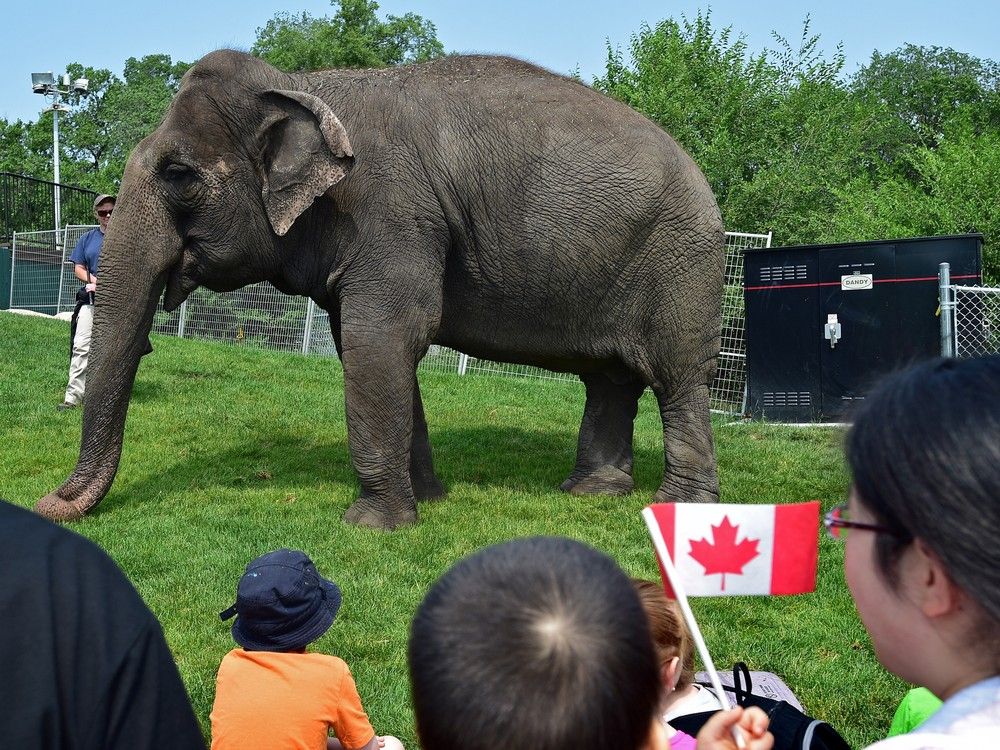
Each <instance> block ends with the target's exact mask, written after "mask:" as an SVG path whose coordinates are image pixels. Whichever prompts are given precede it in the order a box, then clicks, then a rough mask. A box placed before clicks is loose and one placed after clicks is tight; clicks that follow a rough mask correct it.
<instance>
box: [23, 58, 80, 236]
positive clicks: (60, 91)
mask: <svg viewBox="0 0 1000 750" xmlns="http://www.w3.org/2000/svg"><path fill="white" fill-rule="evenodd" d="M59 83H60V82H57V81H56V79H55V77H54V76H53V75H52V73H51V71H50V72H48V73H32V74H31V90H32V91H34V92H35V93H36V94H41V95H42V96H50V97H52V106H50V107H47V108H46V109H43V110H42V111H43V112H51V113H52V181H53V182H54V183H55V187H54V188H53V192H54V198H55V230H56V245H59V244H60V243H59V230H60V228H61V227H62V191H61V189H60V188H61V185H60V183H59V113H60V112H69V105H68V104H64V103H63V102H62V101H61V99H62V98H63V97H64V96H69V94H70V93H71V92H72V93H75V94H86V93H87V91H88V90H89V89H90V82H89V81H88V80H87V79H86V78H77V79H76V80H75V81H73V82H72V89H70V85H71V84H70V79H69V74H68V73H64V74H63V75H62V81H61V83H62V86H63V88H59Z"/></svg>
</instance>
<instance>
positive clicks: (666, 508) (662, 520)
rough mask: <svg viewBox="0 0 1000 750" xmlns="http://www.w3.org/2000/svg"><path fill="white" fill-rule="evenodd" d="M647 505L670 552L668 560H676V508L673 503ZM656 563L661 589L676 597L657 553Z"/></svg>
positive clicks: (672, 597)
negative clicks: (658, 569)
mask: <svg viewBox="0 0 1000 750" xmlns="http://www.w3.org/2000/svg"><path fill="white" fill-rule="evenodd" d="M649 507H650V508H651V509H652V511H653V518H655V519H656V525H657V526H659V527H660V533H661V534H663V543H664V544H665V545H666V547H667V552H669V553H670V560H671V561H673V560H676V559H677V555H676V554H675V552H674V519H675V518H676V510H675V509H674V504H673V503H655V504H653V505H650V506H649ZM656 564H657V565H659V566H660V580H661V581H663V590H664V591H665V592H666V593H667V596H669V597H670V598H671V599H676V598H677V597H676V596H675V595H674V588H673V586H671V585H670V579H669V578H668V577H667V571H665V570H664V569H663V562H662V561H661V560H660V556H659V555H657V556H656Z"/></svg>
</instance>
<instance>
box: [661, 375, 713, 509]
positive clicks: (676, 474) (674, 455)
mask: <svg viewBox="0 0 1000 750" xmlns="http://www.w3.org/2000/svg"><path fill="white" fill-rule="evenodd" d="M653 392H654V393H655V394H656V400H657V402H658V403H659V405H660V417H661V418H662V419H663V450H664V470H663V482H662V483H661V484H660V489H658V490H657V491H656V495H655V497H654V501H655V502H658V503H676V502H686V503H714V502H718V500H719V480H718V476H717V474H716V468H715V447H714V443H713V439H712V421H711V417H710V414H709V410H708V385H707V383H698V384H696V385H694V386H689V387H688V388H687V389H686V390H684V391H681V392H674V393H668V392H667V391H666V390H665V389H664V388H663V387H662V386H654V387H653Z"/></svg>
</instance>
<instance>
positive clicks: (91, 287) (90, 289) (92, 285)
mask: <svg viewBox="0 0 1000 750" xmlns="http://www.w3.org/2000/svg"><path fill="white" fill-rule="evenodd" d="M85 289H86V290H87V291H88V292H96V291H97V282H96V281H91V282H90V283H89V284H87V286H86V287H85Z"/></svg>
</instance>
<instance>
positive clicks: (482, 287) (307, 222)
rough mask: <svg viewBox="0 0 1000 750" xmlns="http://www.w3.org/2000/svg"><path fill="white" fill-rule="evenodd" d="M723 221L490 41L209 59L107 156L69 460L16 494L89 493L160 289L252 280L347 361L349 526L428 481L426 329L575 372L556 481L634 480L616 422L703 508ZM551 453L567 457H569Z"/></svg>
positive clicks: (651, 126) (65, 512)
mask: <svg viewBox="0 0 1000 750" xmlns="http://www.w3.org/2000/svg"><path fill="white" fill-rule="evenodd" d="M724 260H725V255H724V232H723V227H722V218H721V215H720V212H719V208H718V205H717V203H716V200H715V197H714V195H713V193H712V191H711V189H710V187H709V185H708V182H707V181H706V179H705V178H704V176H703V174H702V173H701V171H700V170H699V168H698V167H697V166H696V164H695V162H694V161H693V159H692V158H691V157H690V156H689V155H688V154H687V153H686V152H685V151H684V149H683V148H681V147H680V146H679V145H678V144H677V143H676V142H675V141H674V140H673V139H672V138H671V137H670V136H669V135H668V134H667V133H666V132H665V131H664V130H663V129H662V128H660V127H659V126H657V125H656V124H655V123H653V122H652V121H650V120H649V119H647V118H645V117H643V116H642V115H640V114H638V113H637V112H635V111H633V110H632V109H631V108H629V107H627V106H626V105H624V104H622V103H620V102H617V101H615V100H613V99H611V98H608V97H606V96H604V95H602V94H600V93H598V92H596V91H594V90H593V89H591V88H589V87H588V86H586V85H584V84H583V83H581V82H579V81H576V80H573V79H570V78H566V77H563V76H559V75H556V74H554V73H551V72H549V71H546V70H544V69H542V68H539V67H536V66H534V65H532V64H529V63H527V62H523V61H520V60H516V59H513V58H508V57H502V56H485V55H468V56H451V57H445V58H441V59H438V60H433V61H430V62H424V63H416V64H412V65H403V66H398V67H394V68H388V69H373V70H357V69H337V70H326V71H321V72H311V73H303V74H288V73H284V72H281V71H279V70H277V69H276V68H274V67H272V66H270V65H269V64H267V63H266V62H264V61H262V60H260V59H258V58H255V57H252V56H250V55H247V54H243V53H241V52H237V51H233V50H219V51H215V52H212V53H210V54H208V55H207V56H205V57H204V58H202V59H201V60H200V61H198V62H197V63H196V64H195V65H194V66H193V67H192V68H191V69H190V70H189V71H188V72H187V73H186V74H185V76H184V78H183V80H182V82H181V86H180V89H179V91H178V93H177V94H176V96H175V97H174V99H173V101H172V102H171V104H170V107H169V108H168V110H167V112H166V114H165V115H164V119H163V121H162V123H161V124H160V125H159V126H158V128H157V129H156V130H155V131H154V132H153V133H152V134H150V135H149V136H148V137H146V138H145V139H144V140H143V141H141V142H140V143H139V144H138V145H137V146H136V148H135V149H134V150H133V152H132V154H131V155H130V157H129V159H128V162H127V165H126V168H125V171H124V174H123V177H122V181H121V186H120V191H119V197H118V203H117V205H116V207H115V213H114V216H113V217H112V220H111V222H110V225H109V227H108V230H107V235H106V238H105V242H104V249H103V251H102V258H101V276H100V294H99V295H98V302H97V305H96V309H95V319H94V341H95V343H94V346H93V351H92V353H91V361H90V371H89V375H88V379H87V393H86V401H85V406H84V411H83V427H82V438H81V447H80V454H79V459H78V461H77V464H76V467H75V469H74V470H73V472H72V474H71V475H70V476H69V477H68V478H67V479H66V481H65V482H64V483H63V484H62V485H61V486H60V487H59V488H58V489H56V490H54V491H53V492H51V493H49V494H47V495H46V496H45V497H43V498H42V499H41V500H39V501H38V503H37V505H36V510H37V511H38V512H40V513H41V514H43V515H45V516H48V517H49V518H52V519H56V520H74V519H78V518H80V517H81V516H83V515H84V514H85V513H87V512H88V511H89V510H90V509H92V508H93V507H94V506H95V505H96V504H97V503H99V502H100V501H101V499H102V498H103V497H104V496H105V494H106V493H107V491H108V490H109V488H110V486H111V483H112V481H113V480H114V476H115V473H116V472H117V468H118V462H119V459H120V456H121V450H122V440H123V433H124V424H125V418H126V414H127V410H128V404H129V399H130V397H131V390H132V387H133V384H134V381H135V376H136V371H137V367H138V364H139V361H140V358H141V355H142V353H143V349H144V346H145V343H146V336H147V333H148V332H149V331H150V328H151V325H152V321H153V316H154V313H155V311H156V309H157V306H158V303H159V300H160V298H161V295H162V300H163V307H164V309H166V310H173V309H175V308H177V307H178V306H179V305H180V304H181V302H183V301H184V299H185V298H186V297H187V296H188V295H189V294H190V293H191V292H192V290H194V289H195V288H196V287H198V286H205V287H207V288H209V289H212V290H215V291H231V290H233V289H237V288H239V287H242V286H244V285H247V284H250V283H254V282H260V281H265V280H266V281H269V282H271V283H272V284H273V285H274V286H275V287H277V288H278V289H279V290H281V291H282V292H285V293H287V294H293V295H303V296H307V297H310V298H311V299H313V300H314V301H315V303H316V304H317V305H318V306H319V307H320V308H322V309H323V310H326V311H327V312H328V313H329V319H330V327H331V331H332V334H333V339H334V343H335V345H336V349H337V352H338V354H339V356H340V359H341V362H342V365H343V373H344V402H345V412H346V420H347V433H348V449H349V454H350V460H351V462H352V465H353V468H354V469H355V471H356V473H357V476H358V480H359V483H360V491H359V493H358V496H357V499H356V500H355V501H354V502H353V504H351V505H350V506H349V507H348V508H347V510H346V513H345V514H344V516H343V518H344V520H345V521H346V522H348V523H352V524H360V525H364V526H370V527H375V528H381V529H393V528H395V527H397V526H400V525H404V524H410V523H414V522H416V520H417V505H416V501H418V500H427V499H433V498H440V497H442V496H443V495H444V494H445V488H444V486H443V484H442V483H441V481H440V480H439V479H438V477H437V475H436V473H435V470H434V463H433V457H432V452H431V445H430V442H429V439H428V428H427V422H426V419H425V415H424V408H423V403H422V399H421V393H420V387H419V385H418V382H417V377H416V368H417V365H418V363H419V361H420V360H421V358H422V357H423V356H424V354H426V352H427V351H428V348H429V346H430V345H432V344H439V345H443V346H447V347H451V348H454V349H458V350H460V351H463V352H466V353H468V354H469V355H472V356H475V357H480V358H485V359H493V360H500V361H506V362H513V363H522V364H527V365H535V366H538V367H543V368H548V369H550V370H554V371H561V372H569V373H575V374H577V375H578V376H579V378H580V379H581V380H582V382H583V384H584V386H585V399H586V400H585V405H584V411H583V418H582V423H581V427H580V431H579V438H578V442H577V446H576V462H575V465H574V466H573V468H572V470H571V471H570V472H569V474H568V477H567V479H566V480H565V482H563V484H562V489H563V490H564V491H567V492H570V493H573V494H578V495H586V494H592V493H610V494H624V493H629V492H631V491H632V490H633V487H634V483H633V477H632V464H633V449H632V441H633V422H634V419H635V416H636V414H637V410H638V402H639V398H640V396H641V395H642V393H643V392H644V390H645V388H646V387H649V388H651V389H652V391H653V393H654V394H655V397H656V401H657V403H658V406H659V412H660V416H661V418H662V422H663V443H664V473H663V480H662V483H661V485H660V486H659V489H658V490H657V491H656V494H655V499H656V500H657V501H662V502H666V501H689V502H712V501H717V500H718V479H717V474H716V462H715V449H714V445H713V438H712V430H711V422H710V414H709V404H708V398H709V385H710V383H711V380H712V377H713V374H714V370H715V359H716V356H717V355H718V351H719V332H720V318H721V298H722V287H723V270H724ZM567 468H568V467H567Z"/></svg>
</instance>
